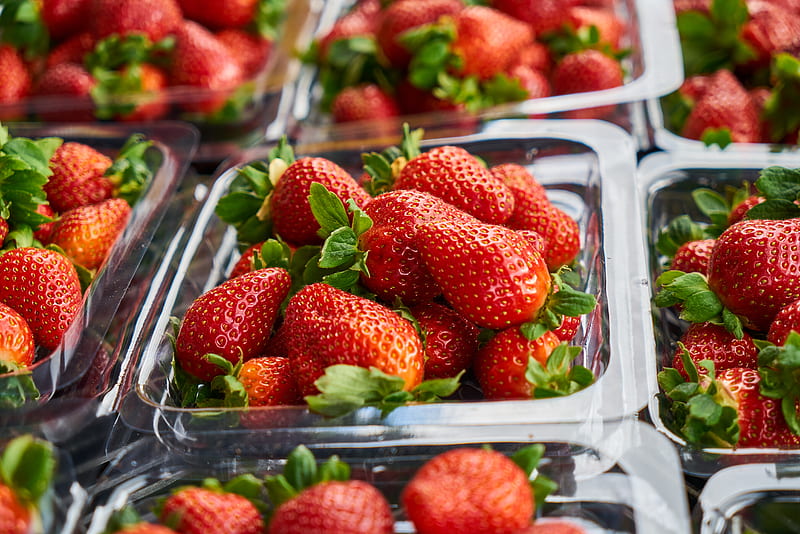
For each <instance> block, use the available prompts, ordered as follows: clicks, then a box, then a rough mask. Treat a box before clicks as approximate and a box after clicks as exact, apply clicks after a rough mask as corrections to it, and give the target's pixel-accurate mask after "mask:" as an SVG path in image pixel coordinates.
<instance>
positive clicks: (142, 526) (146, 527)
mask: <svg viewBox="0 0 800 534" xmlns="http://www.w3.org/2000/svg"><path fill="white" fill-rule="evenodd" d="M114 534H177V533H176V532H175V531H174V530H172V529H171V528H168V527H165V526H163V525H156V524H154V523H144V522H142V523H136V524H134V525H127V526H124V527H122V528H121V529H119V530H117V531H115V532H114Z"/></svg>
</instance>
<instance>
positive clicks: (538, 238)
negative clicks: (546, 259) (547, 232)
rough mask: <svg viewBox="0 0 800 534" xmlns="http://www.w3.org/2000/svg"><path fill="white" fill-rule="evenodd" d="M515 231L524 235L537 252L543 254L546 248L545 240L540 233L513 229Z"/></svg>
mask: <svg viewBox="0 0 800 534" xmlns="http://www.w3.org/2000/svg"><path fill="white" fill-rule="evenodd" d="M515 232H517V233H518V234H519V235H521V236H522V237H524V238H525V239H526V240H527V241H528V243H530V244H531V246H532V247H533V248H534V249H535V250H536V251H538V252H539V254H541V255H542V256H544V253H545V251H546V250H547V240H546V239H545V238H544V237H542V234H540V233H539V232H536V231H534V230H515Z"/></svg>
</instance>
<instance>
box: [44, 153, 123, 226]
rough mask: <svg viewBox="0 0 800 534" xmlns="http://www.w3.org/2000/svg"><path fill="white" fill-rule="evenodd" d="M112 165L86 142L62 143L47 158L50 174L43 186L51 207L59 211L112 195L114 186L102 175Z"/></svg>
mask: <svg viewBox="0 0 800 534" xmlns="http://www.w3.org/2000/svg"><path fill="white" fill-rule="evenodd" d="M111 164H112V160H111V158H109V157H108V156H106V155H105V154H103V153H101V152H99V151H98V150H97V149H95V148H93V147H91V146H89V145H87V144H84V143H78V142H67V143H63V144H62V145H61V146H59V147H58V148H57V149H56V151H55V153H54V154H53V157H52V158H50V170H52V171H53V174H52V176H50V179H49V180H48V181H47V184H45V186H44V190H45V192H46V193H47V200H48V202H49V203H50V206H51V207H52V208H53V209H54V210H55V211H57V212H59V213H62V212H65V211H69V210H71V209H74V208H79V207H81V206H86V205H88V204H96V203H98V202H101V201H103V200H106V199H108V198H111V195H112V193H113V191H114V185H113V184H112V183H111V181H110V180H109V179H108V178H107V177H106V176H104V175H105V172H106V171H107V170H108V169H109V167H111Z"/></svg>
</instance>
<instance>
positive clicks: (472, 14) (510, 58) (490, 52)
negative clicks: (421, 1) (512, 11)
mask: <svg viewBox="0 0 800 534" xmlns="http://www.w3.org/2000/svg"><path fill="white" fill-rule="evenodd" d="M455 21H456V39H455V41H454V42H453V43H452V45H451V46H452V49H453V52H454V53H455V54H456V55H457V56H459V57H460V58H461V60H462V64H461V65H460V67H459V69H458V72H459V74H461V75H463V76H465V77H466V76H471V75H474V76H477V77H478V78H479V79H481V80H487V79H489V78H492V77H493V76H494V75H495V74H499V73H502V72H505V70H506V68H508V67H509V66H510V65H511V64H512V63H513V62H514V61H515V60H516V59H517V56H518V54H519V53H520V52H521V51H522V50H523V49H524V48H525V47H526V46H527V45H529V44H530V43H531V42H532V41H533V30H532V29H531V27H530V26H529V25H528V24H526V23H524V22H522V21H520V20H518V19H515V18H514V17H511V16H509V15H507V14H505V13H503V12H501V11H498V10H496V9H493V8H491V7H486V6H469V7H467V8H465V9H463V10H462V11H460V12H459V13H458V14H457V15H456V17H455Z"/></svg>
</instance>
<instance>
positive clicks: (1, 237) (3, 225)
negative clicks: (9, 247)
mask: <svg viewBox="0 0 800 534" xmlns="http://www.w3.org/2000/svg"><path fill="white" fill-rule="evenodd" d="M7 235H8V221H6V220H5V219H3V218H2V217H0V245H2V244H3V241H5V240H6V236H7Z"/></svg>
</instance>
